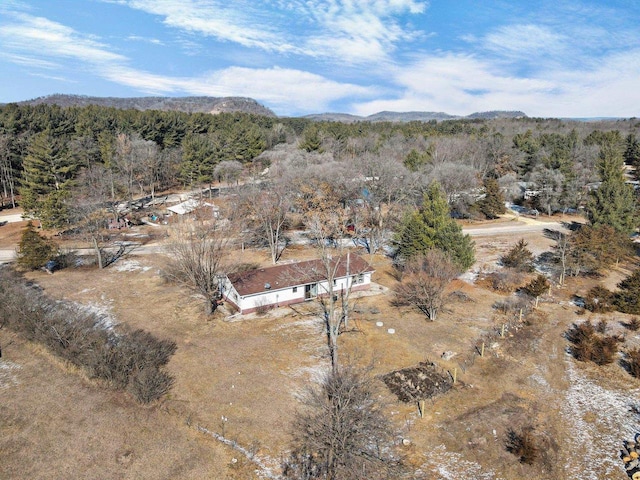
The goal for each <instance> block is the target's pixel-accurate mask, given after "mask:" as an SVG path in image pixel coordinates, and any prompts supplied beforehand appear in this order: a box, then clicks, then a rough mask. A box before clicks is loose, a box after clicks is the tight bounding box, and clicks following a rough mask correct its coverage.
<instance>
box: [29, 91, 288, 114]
mask: <svg viewBox="0 0 640 480" xmlns="http://www.w3.org/2000/svg"><path fill="white" fill-rule="evenodd" d="M17 103H18V104H21V105H40V104H47V105H60V106H61V107H84V106H87V105H98V106H101V107H113V108H119V109H123V110H128V109H132V110H161V111H178V112H186V113H196V112H198V113H213V114H216V113H232V112H241V113H252V114H255V115H263V116H267V117H275V116H276V114H275V113H273V112H272V111H271V110H270V109H268V108H267V107H265V106H264V105H261V104H259V103H258V102H256V101H255V100H254V99H252V98H244V97H131V98H124V97H88V96H84V95H63V94H55V95H47V96H46V97H39V98H35V99H33V100H26V101H24V102H17Z"/></svg>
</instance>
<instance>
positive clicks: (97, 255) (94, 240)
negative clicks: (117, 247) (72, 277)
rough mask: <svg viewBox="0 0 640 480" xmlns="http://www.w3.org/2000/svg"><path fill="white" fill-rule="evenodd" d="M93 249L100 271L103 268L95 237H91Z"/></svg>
mask: <svg viewBox="0 0 640 480" xmlns="http://www.w3.org/2000/svg"><path fill="white" fill-rule="evenodd" d="M93 248H94V249H95V251H96V257H97V259H98V268H100V269H102V268H104V265H103V264H102V252H101V251H100V247H99V246H98V241H97V240H96V237H93Z"/></svg>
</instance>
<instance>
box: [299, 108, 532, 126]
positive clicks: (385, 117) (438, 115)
mask: <svg viewBox="0 0 640 480" xmlns="http://www.w3.org/2000/svg"><path fill="white" fill-rule="evenodd" d="M526 116H527V115H526V114H525V113H524V112H519V111H501V110H494V111H491V112H476V113H472V114H471V115H466V116H456V115H450V114H448V113H445V112H388V111H384V112H378V113H374V114H373V115H369V116H366V117H362V116H358V115H349V114H344V113H319V114H312V115H305V117H304V118H308V119H310V120H315V121H319V122H320V121H329V122H344V123H354V122H429V121H432V120H436V121H442V120H460V119H485V120H488V119H496V118H522V117H526Z"/></svg>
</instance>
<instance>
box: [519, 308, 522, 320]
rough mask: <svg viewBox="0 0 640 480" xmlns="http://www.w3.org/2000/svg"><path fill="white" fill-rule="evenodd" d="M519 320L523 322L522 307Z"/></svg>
mask: <svg viewBox="0 0 640 480" xmlns="http://www.w3.org/2000/svg"><path fill="white" fill-rule="evenodd" d="M518 321H519V322H522V309H520V317H519V318H518Z"/></svg>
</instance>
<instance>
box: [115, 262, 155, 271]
mask: <svg viewBox="0 0 640 480" xmlns="http://www.w3.org/2000/svg"><path fill="white" fill-rule="evenodd" d="M113 270H115V271H116V272H135V271H137V270H142V271H143V272H146V271H148V270H151V267H148V266H143V265H141V264H140V262H138V261H136V260H122V261H118V262H116V263H115V265H114V266H113Z"/></svg>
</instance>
